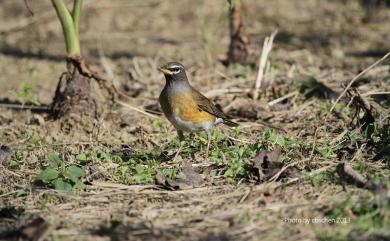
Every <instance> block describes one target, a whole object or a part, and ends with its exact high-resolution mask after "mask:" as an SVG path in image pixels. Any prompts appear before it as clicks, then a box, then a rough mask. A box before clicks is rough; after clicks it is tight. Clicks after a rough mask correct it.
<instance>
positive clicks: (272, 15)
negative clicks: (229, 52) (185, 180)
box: [0, 0, 390, 240]
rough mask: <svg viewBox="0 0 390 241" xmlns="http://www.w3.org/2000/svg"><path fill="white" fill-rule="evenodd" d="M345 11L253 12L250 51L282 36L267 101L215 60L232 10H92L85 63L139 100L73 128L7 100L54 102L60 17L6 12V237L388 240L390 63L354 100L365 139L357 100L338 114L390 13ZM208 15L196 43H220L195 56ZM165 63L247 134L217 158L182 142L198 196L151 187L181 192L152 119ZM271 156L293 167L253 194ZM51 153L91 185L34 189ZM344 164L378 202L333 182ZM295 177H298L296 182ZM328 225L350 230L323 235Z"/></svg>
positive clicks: (220, 142)
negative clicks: (34, 232)
mask: <svg viewBox="0 0 390 241" xmlns="http://www.w3.org/2000/svg"><path fill="white" fill-rule="evenodd" d="M87 2H88V1H86V3H87ZM345 2H346V3H345V4H344V3H341V2H340V1H327V2H326V3H324V2H322V1H319V0H305V1H299V0H294V1H283V0H277V1H255V0H248V1H245V5H246V7H245V8H244V10H245V11H246V12H247V16H246V17H245V18H246V21H245V22H246V23H247V28H248V29H247V30H248V33H249V34H250V35H251V36H252V37H253V39H254V41H255V42H257V46H260V45H261V44H260V43H262V42H263V39H264V38H265V37H266V36H267V34H269V33H270V32H271V31H273V30H274V29H275V28H276V26H277V28H278V35H277V36H276V38H275V40H274V45H273V50H272V52H271V53H270V56H268V60H269V62H268V65H267V66H268V67H267V68H266V70H267V71H268V73H266V74H268V77H271V78H272V81H270V82H272V83H273V84H272V85H270V84H269V85H266V86H262V88H263V89H262V92H261V95H260V98H259V99H258V100H253V99H252V98H251V97H250V93H251V91H252V86H253V83H254V82H255V79H256V75H257V73H256V71H254V70H251V69H250V68H246V67H245V66H238V65H236V66H235V65H232V66H229V67H227V68H226V67H224V66H223V65H222V64H220V63H219V61H218V59H223V57H224V56H223V54H224V53H225V52H226V48H227V45H228V42H229V41H228V31H227V30H228V28H227V22H226V19H225V17H226V16H225V15H224V13H223V11H224V10H226V9H224V8H223V6H224V4H225V2H224V1H223V0H218V1H203V2H202V4H199V5H198V6H194V5H193V4H194V3H193V2H192V1H187V0H185V1H184V0H183V1H179V2H178V3H177V4H176V3H175V5H172V4H171V3H170V1H166V2H165V1H134V2H124V1H118V2H116V3H112V4H107V3H106V1H103V0H99V1H96V2H95V3H94V4H93V5H92V4H88V3H87V4H86V6H85V8H84V11H85V12H84V15H83V19H82V23H81V26H80V29H81V39H82V47H83V48H84V49H83V53H84V55H85V56H86V57H87V58H88V60H90V62H91V64H92V65H93V66H94V67H95V68H96V69H98V70H99V71H100V72H101V73H104V74H105V75H106V76H105V77H107V79H110V80H113V81H114V83H115V84H116V86H117V87H119V88H121V89H122V90H123V91H125V92H126V94H127V95H129V96H131V99H121V100H119V101H120V102H121V103H124V104H121V105H118V106H117V108H114V109H112V110H103V111H102V113H100V116H99V118H98V119H97V120H95V121H94V122H92V123H90V125H89V126H73V127H72V129H69V126H64V125H63V123H61V122H53V121H51V120H49V119H48V115H47V114H45V112H44V110H43V111H42V110H40V109H34V108H31V109H29V106H30V105H29V103H27V104H26V106H25V107H26V108H27V110H26V109H21V110H20V109H15V108H12V106H13V105H15V104H16V105H19V101H21V100H23V99H21V97H20V96H19V97H17V96H15V94H12V91H15V92H18V91H20V90H21V88H22V83H24V82H31V83H32V89H31V91H30V92H29V93H30V94H31V95H30V96H28V98H27V99H26V100H27V102H28V101H29V100H32V99H34V100H38V101H39V102H40V103H42V104H43V106H42V107H41V108H45V105H47V104H49V103H50V101H51V97H52V94H53V93H54V88H55V85H56V80H57V79H58V77H59V74H60V73H61V72H62V71H63V70H64V63H63V61H62V53H63V52H64V46H63V43H62V41H61V30H60V28H59V24H58V23H57V21H56V19H55V18H54V12H53V13H52V15H53V17H52V15H50V14H49V12H48V13H47V14H46V13H45V14H40V11H43V10H45V9H50V5H49V4H48V3H43V2H42V3H35V2H34V3H33V1H30V4H29V6H30V9H31V10H32V11H33V12H34V13H35V15H34V18H28V17H27V16H28V15H29V13H28V11H27V10H26V9H25V7H24V5H23V1H21V2H18V1H8V2H4V3H1V4H2V8H1V10H0V19H1V20H2V23H1V24H0V32H2V34H1V35H0V40H1V41H2V45H1V46H0V55H1V58H0V66H1V67H0V69H1V72H2V75H0V85H1V86H2V91H0V99H1V101H2V102H3V103H1V105H0V144H1V145H5V146H7V147H9V148H10V152H8V151H6V152H4V153H10V154H11V160H10V161H8V162H4V163H1V161H2V158H3V157H4V156H5V155H4V154H3V153H1V152H0V208H1V209H0V233H2V234H4V233H5V232H6V231H10V230H19V231H20V230H22V231H23V230H25V229H23V227H24V226H26V225H27V224H28V223H30V222H31V220H33V219H34V218H36V217H42V218H44V220H45V221H46V222H47V226H48V230H47V232H45V234H44V237H43V239H44V240H80V239H82V240H96V239H97V240H109V239H111V240H156V239H159V240H177V239H179V240H260V239H261V240H275V239H288V240H303V239H304V240H329V239H332V240H376V239H379V238H380V237H383V238H384V239H386V238H389V237H390V234H389V232H388V230H387V227H388V226H389V225H390V223H389V220H390V209H389V204H388V197H389V195H390V194H389V191H388V189H387V188H385V187H380V182H381V180H382V182H384V183H385V185H387V187H389V185H390V184H389V181H388V180H389V174H390V172H389V158H388V157H389V153H388V147H389V139H388V131H389V130H388V127H389V119H388V115H389V98H388V94H386V93H388V92H389V91H390V89H389V86H390V85H389V68H388V63H389V62H388V61H389V60H388V59H387V60H384V61H383V62H382V63H381V64H380V65H378V66H375V67H373V68H372V69H370V70H369V72H367V73H366V75H364V76H362V77H361V78H359V79H356V81H354V83H353V85H352V86H348V88H349V87H352V88H356V89H357V90H358V91H359V92H360V94H361V96H362V98H365V99H366V100H367V101H368V103H370V105H371V106H372V107H373V108H374V109H375V110H376V111H377V112H378V113H381V115H380V116H378V117H375V122H374V123H373V125H375V128H371V127H370V128H371V129H369V130H373V132H372V133H371V132H369V133H368V132H367V131H364V130H363V128H362V126H361V124H362V121H363V119H364V118H363V115H364V113H363V111H364V108H363V109H362V108H361V112H360V113H358V115H357V118H356V116H355V110H356V106H357V105H356V103H357V102H356V101H351V103H350V104H348V103H349V101H350V100H351V98H352V96H349V95H348V94H346V95H344V94H343V98H340V99H339V100H337V104H336V103H335V102H334V100H335V99H336V98H337V97H338V96H341V95H340V93H342V91H343V90H344V89H345V87H344V86H347V85H348V83H349V81H350V80H351V79H353V78H354V77H355V76H356V75H357V74H358V73H359V72H361V71H362V70H363V69H365V68H367V67H368V66H370V65H371V64H372V63H374V62H375V61H376V60H378V59H380V58H381V57H382V56H383V55H385V54H386V52H387V51H388V50H387V49H384V46H386V44H388V39H390V35H389V33H390V31H389V29H388V20H389V18H390V12H389V10H388V9H383V10H381V11H380V12H378V15H377V20H376V21H374V22H371V23H369V24H365V23H362V21H361V20H362V18H363V17H364V12H363V10H362V9H361V7H360V6H359V5H358V4H356V2H355V1H345ZM194 9H196V11H194ZM276 10H277V11H276ZM48 11H49V10H48ZM260 11H261V13H262V14H259V12H260ZM10 12H12V13H14V14H12V17H11V16H10V15H9V14H10ZM43 12H46V11H43ZM200 16H201V17H202V18H204V20H205V21H207V23H208V24H207V26H205V27H206V29H204V30H203V31H208V32H207V33H208V37H209V38H211V39H209V40H210V41H209V42H210V43H220V44H213V45H212V46H205V43H204V42H202V31H201V29H200V24H199V22H200ZM26 19H27V20H26ZM140 19H141V20H142V19H148V21H143V20H142V21H141V20H140ZM11 23H12V24H11ZM166 26H170V28H167V27H166ZM203 34H204V32H203ZM97 43H98V44H97ZM211 47H212V48H211ZM210 50H211V52H207V51H210ZM258 52H260V49H258ZM210 58H211V60H212V61H211V63H210ZM169 60H179V61H181V62H183V64H184V65H185V66H186V67H187V69H188V75H189V77H190V80H191V82H192V83H193V85H194V86H196V87H197V88H198V89H200V90H201V92H203V93H205V94H206V95H207V96H209V97H210V98H212V99H213V100H214V101H215V102H216V103H218V104H220V105H221V106H222V107H223V110H224V111H225V112H226V113H227V114H229V115H230V116H232V117H234V118H235V120H236V121H238V122H239V123H240V128H239V129H236V130H232V129H229V128H226V127H222V126H221V127H219V128H217V130H215V131H214V132H213V139H214V141H213V142H212V147H211V152H210V153H211V155H210V158H209V160H207V159H206V158H205V156H204V155H205V141H206V136H205V135H203V134H197V135H195V136H194V138H188V142H187V143H186V145H185V148H184V150H183V152H182V155H181V156H182V157H181V160H188V161H190V162H191V163H193V164H194V167H195V169H196V171H197V172H199V173H200V174H201V175H202V177H203V179H204V183H203V184H202V186H200V187H196V188H191V189H186V190H176V191H169V190H166V189H163V188H162V187H161V186H160V185H156V184H154V178H155V175H156V174H157V173H158V174H162V175H163V176H166V177H171V178H178V177H179V172H180V171H179V170H180V165H179V164H178V163H171V162H170V160H171V158H172V156H173V155H174V153H175V151H176V150H177V147H178V145H179V143H178V140H177V138H176V133H175V131H174V129H173V127H172V126H171V125H170V124H169V123H168V121H167V120H165V118H163V117H162V116H158V114H159V107H158V105H157V101H156V97H157V96H158V95H159V92H160V90H161V88H162V86H163V84H164V80H163V76H160V74H159V73H158V72H157V71H156V67H157V66H159V65H161V64H162V63H164V62H166V61H169ZM11 80H12V81H11ZM98 89H99V88H98V86H97V85H96V86H94V91H95V94H96V98H97V99H100V100H102V98H103V97H102V96H104V94H103V93H101V92H99V90H98ZM382 92H384V93H382ZM373 93H381V94H373ZM368 96H369V97H370V98H368ZM7 98H8V100H7ZM14 101H16V102H15V103H14ZM332 101H333V102H332ZM128 106H131V108H128ZM331 110H332V111H331ZM373 113H374V112H373ZM156 116H157V118H156ZM325 117H326V118H325ZM354 117H355V118H354ZM386 118H387V119H386ZM359 121H360V122H359ZM386 128H387V129H386ZM366 130H367V129H366ZM386 131H387V132H386ZM277 148H280V149H281V156H280V157H279V159H280V161H281V162H282V163H283V164H284V167H283V168H282V169H281V170H278V171H279V172H276V173H274V175H272V176H273V177H274V178H270V179H267V180H266V181H264V182H262V183H258V182H256V178H254V177H253V172H252V171H251V169H250V168H251V163H253V160H254V158H255V155H256V154H257V153H259V152H262V151H264V150H268V151H270V150H274V149H277ZM49 152H54V153H57V154H58V155H59V157H60V158H61V159H62V160H63V161H64V163H65V165H66V166H70V165H72V164H75V165H79V166H81V167H83V168H84V169H85V171H86V175H85V177H83V181H84V184H85V187H84V188H82V189H79V190H76V191H75V192H70V193H63V192H58V191H55V190H54V189H52V188H50V187H49V186H42V185H37V183H36V182H35V179H36V176H37V175H38V174H39V173H40V172H41V170H42V169H45V168H46V167H47V165H48V153H49ZM80 154H83V155H85V157H86V158H85V160H82V159H83V158H80V156H78V155H80ZM4 160H5V159H4ZM344 161H348V162H349V163H351V164H352V166H353V168H354V169H355V170H357V171H358V172H360V173H362V174H363V176H364V177H366V178H368V179H370V178H372V179H373V180H374V181H375V182H376V183H377V184H378V189H377V190H373V189H371V190H369V189H367V188H359V187H357V186H356V185H355V184H354V183H353V181H352V182H351V181H349V180H343V178H340V177H339V176H338V175H337V172H336V166H337V164H339V163H340V162H344ZM290 170H296V172H297V175H296V176H295V175H290V176H289V175H288V173H289V171H290ZM286 175H287V176H286ZM279 177H283V178H279ZM386 201H387V203H386ZM315 218H317V219H315ZM320 218H324V219H322V221H329V220H330V221H332V220H338V221H341V222H343V221H345V222H346V223H338V224H332V223H321V224H319V223H315V221H318V219H320ZM344 218H345V219H344ZM307 220H309V221H310V222H309V223H307V224H305V223H302V222H305V221H307ZM320 221H321V220H320ZM22 231H21V232H22ZM1 238H3V237H2V236H1V235H0V239H1Z"/></svg>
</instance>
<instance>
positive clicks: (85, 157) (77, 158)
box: [76, 153, 87, 161]
mask: <svg viewBox="0 0 390 241" xmlns="http://www.w3.org/2000/svg"><path fill="white" fill-rule="evenodd" d="M76 160H78V161H86V160H87V156H86V155H85V154H84V153H81V154H78V155H77V156H76Z"/></svg>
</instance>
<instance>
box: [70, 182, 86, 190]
mask: <svg viewBox="0 0 390 241" xmlns="http://www.w3.org/2000/svg"><path fill="white" fill-rule="evenodd" d="M83 188H84V184H83V183H82V182H80V181H77V182H75V184H74V185H73V190H76V189H83Z"/></svg>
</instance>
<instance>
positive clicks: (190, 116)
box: [170, 92, 215, 124]
mask: <svg viewBox="0 0 390 241" xmlns="http://www.w3.org/2000/svg"><path fill="white" fill-rule="evenodd" d="M170 104H171V106H172V112H173V113H172V114H173V115H178V116H179V117H180V118H181V119H182V120H185V121H190V122H192V123H194V124H198V123H201V122H204V121H213V120H215V116H213V115H211V114H209V113H207V112H205V111H202V110H200V109H199V107H198V105H197V104H196V101H195V100H194V99H193V97H192V95H191V93H189V92H185V93H180V94H176V95H173V96H171V97H170Z"/></svg>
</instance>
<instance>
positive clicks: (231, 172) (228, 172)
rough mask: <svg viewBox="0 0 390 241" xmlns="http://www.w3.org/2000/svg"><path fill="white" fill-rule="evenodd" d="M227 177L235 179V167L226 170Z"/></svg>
mask: <svg viewBox="0 0 390 241" xmlns="http://www.w3.org/2000/svg"><path fill="white" fill-rule="evenodd" d="M225 177H234V168H233V167H230V168H229V169H227V170H226V172H225Z"/></svg>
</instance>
